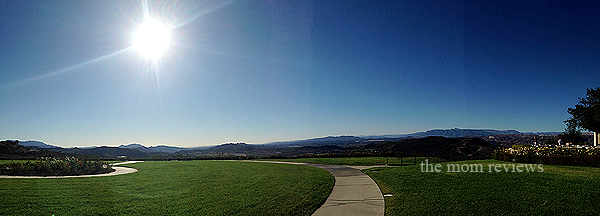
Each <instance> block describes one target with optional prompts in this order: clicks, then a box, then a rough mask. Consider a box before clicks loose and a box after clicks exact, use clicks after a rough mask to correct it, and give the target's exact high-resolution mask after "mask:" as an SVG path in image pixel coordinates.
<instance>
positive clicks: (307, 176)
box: [0, 161, 334, 216]
mask: <svg viewBox="0 0 600 216" xmlns="http://www.w3.org/2000/svg"><path fill="white" fill-rule="evenodd" d="M122 166H127V167H133V168H136V169H138V170H139V171H138V172H136V173H132V174H126V175H119V176H110V177H93V178H63V179H0V197H2V198H3V199H0V215H53V214H54V215H57V216H58V215H310V214H312V213H313V212H314V211H315V210H316V209H317V208H318V207H319V206H320V205H321V204H322V203H323V202H325V199H326V198H327V197H328V196H329V193H330V191H331V189H332V188H333V183H334V178H333V176H331V175H330V174H329V173H328V172H327V171H325V170H322V169H318V168H314V167H308V166H298V165H288V164H269V163H252V162H234V161H148V162H143V163H136V164H127V165H122Z"/></svg>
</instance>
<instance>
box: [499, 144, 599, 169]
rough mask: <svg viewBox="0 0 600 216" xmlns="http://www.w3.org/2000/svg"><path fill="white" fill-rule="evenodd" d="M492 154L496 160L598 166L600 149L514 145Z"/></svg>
mask: <svg viewBox="0 0 600 216" xmlns="http://www.w3.org/2000/svg"><path fill="white" fill-rule="evenodd" d="M492 155H493V157H494V159H496V160H501V161H508V162H518V163H535V164H546V165H565V166H586V167H600V149H592V148H562V147H554V148H551V147H533V146H525V145H514V146H513V147H512V148H507V149H499V150H496V151H495V152H494V153H493V154H492Z"/></svg>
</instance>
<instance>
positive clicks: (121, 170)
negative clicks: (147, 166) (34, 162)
mask: <svg viewBox="0 0 600 216" xmlns="http://www.w3.org/2000/svg"><path fill="white" fill-rule="evenodd" d="M138 162H144V161H127V162H120V163H114V164H112V165H121V164H131V163H138ZM112 168H113V169H115V171H114V172H109V173H104V174H95V175H77V176H6V175H0V178H28V179H35V178H85V177H101V176H116V175H123V174H129V173H134V172H137V171H138V170H137V169H134V168H129V167H118V166H113V167H112Z"/></svg>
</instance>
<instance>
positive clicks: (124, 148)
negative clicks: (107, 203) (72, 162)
mask: <svg viewBox="0 0 600 216" xmlns="http://www.w3.org/2000/svg"><path fill="white" fill-rule="evenodd" d="M556 134H559V132H543V133H522V132H519V131H516V130H492V129H459V128H454V129H435V130H428V131H425V132H418V133H412V134H397V135H377V136H328V137H321V138H313V139H304V140H294V141H282V142H271V143H266V144H245V143H228V144H222V145H217V146H209V147H197V148H182V147H173V146H166V145H159V146H151V147H146V146H144V145H142V144H137V143H132V144H127V145H120V146H119V147H106V146H102V147H85V148H61V147H58V146H54V145H48V144H46V143H43V142H41V141H32V140H30V141H21V142H19V145H22V146H25V147H29V148H33V149H43V150H48V151H53V152H60V153H66V154H79V155H100V156H113V157H114V156H127V157H149V156H158V155H169V154H190V155H215V154H241V155H249V154H251V155H271V154H282V155H296V154H310V153H323V152H325V153H327V152H342V151H345V149H346V148H355V147H360V146H377V145H374V144H377V143H384V142H385V143H396V142H399V141H402V140H406V139H417V138H424V137H431V136H437V137H445V138H459V137H483V138H486V139H487V137H488V136H491V135H509V136H512V135H556ZM514 139H523V138H521V137H519V136H516V138H514ZM493 141H495V140H493ZM527 142H529V140H527ZM495 143H497V144H498V142H495Z"/></svg>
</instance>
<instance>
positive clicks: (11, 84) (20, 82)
mask: <svg viewBox="0 0 600 216" xmlns="http://www.w3.org/2000/svg"><path fill="white" fill-rule="evenodd" d="M132 48H133V47H127V48H125V49H122V50H119V51H117V52H114V53H111V54H108V55H103V56H100V57H98V58H95V59H92V60H89V61H86V62H83V63H79V64H76V65H73V66H70V67H66V68H63V69H60V70H56V71H53V72H50V73H46V74H42V75H39V76H36V77H32V78H29V79H24V80H21V81H17V82H13V83H9V84H6V85H3V86H2V87H3V88H4V87H10V86H13V85H19V84H25V83H30V82H33V81H37V80H41V79H44V78H49V77H54V76H58V75H60V74H63V73H66V72H69V71H72V70H75V69H78V68H81V67H83V66H86V65H89V64H92V63H94V62H98V61H102V60H104V59H108V58H111V57H113V56H117V55H119V54H121V53H124V52H127V51H129V50H131V49H132Z"/></svg>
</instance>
